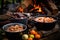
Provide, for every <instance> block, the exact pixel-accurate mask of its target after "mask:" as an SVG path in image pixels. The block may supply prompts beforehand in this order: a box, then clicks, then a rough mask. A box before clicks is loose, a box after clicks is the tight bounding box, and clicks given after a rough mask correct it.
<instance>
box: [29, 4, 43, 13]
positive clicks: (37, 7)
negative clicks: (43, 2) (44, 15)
mask: <svg viewBox="0 0 60 40" xmlns="http://www.w3.org/2000/svg"><path fill="white" fill-rule="evenodd" d="M33 10H36V11H37V12H42V9H41V7H40V6H39V5H35V4H34V8H32V9H31V10H30V12H31V11H33Z"/></svg>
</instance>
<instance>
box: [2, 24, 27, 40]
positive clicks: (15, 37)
mask: <svg viewBox="0 0 60 40" xmlns="http://www.w3.org/2000/svg"><path fill="white" fill-rule="evenodd" d="M16 24H18V25H21V26H22V27H23V28H24V29H23V30H21V31H19V32H9V31H6V29H7V28H8V27H10V26H12V25H16ZM26 29H27V26H26V25H24V24H21V23H9V24H6V25H4V26H3V31H5V34H6V36H7V38H8V39H9V40H22V34H21V33H23V32H26Z"/></svg>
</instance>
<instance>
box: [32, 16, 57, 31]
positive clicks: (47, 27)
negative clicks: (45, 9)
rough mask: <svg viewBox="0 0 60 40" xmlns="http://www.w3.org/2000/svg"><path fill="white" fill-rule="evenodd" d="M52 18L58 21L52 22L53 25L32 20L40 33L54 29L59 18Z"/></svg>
mask: <svg viewBox="0 0 60 40" xmlns="http://www.w3.org/2000/svg"><path fill="white" fill-rule="evenodd" d="M38 17H52V16H38ZM38 17H35V18H38ZM35 18H34V19H35ZM52 18H54V19H55V20H56V21H54V22H51V23H43V22H37V21H35V20H32V21H33V23H34V25H35V27H36V28H37V30H38V31H40V30H44V31H48V30H51V29H53V28H54V27H55V25H56V23H57V18H56V17H52Z"/></svg>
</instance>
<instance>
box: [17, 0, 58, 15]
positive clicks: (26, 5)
mask: <svg viewBox="0 0 60 40" xmlns="http://www.w3.org/2000/svg"><path fill="white" fill-rule="evenodd" d="M41 3H42V4H41ZM50 3H52V2H51V1H50V2H49V1H48V2H47V4H49V5H51V6H52V7H51V6H49V5H47V4H45V3H43V2H42V1H41V0H40V1H39V0H24V1H23V2H21V6H20V7H19V8H18V11H19V12H21V13H40V14H48V13H49V14H48V15H51V14H52V13H53V14H54V13H55V12H56V11H55V10H58V9H57V7H56V6H55V5H54V7H55V8H53V5H52V4H50ZM43 5H45V6H43ZM46 5H47V6H46ZM49 8H50V9H49Z"/></svg>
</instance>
